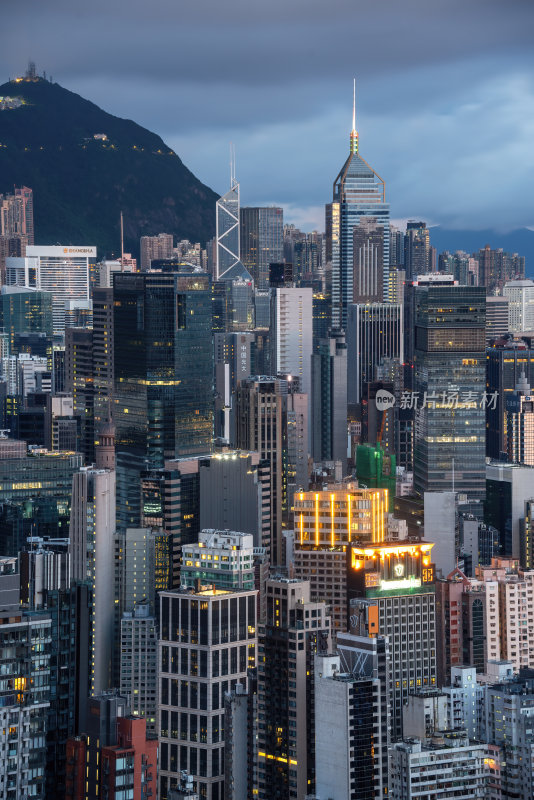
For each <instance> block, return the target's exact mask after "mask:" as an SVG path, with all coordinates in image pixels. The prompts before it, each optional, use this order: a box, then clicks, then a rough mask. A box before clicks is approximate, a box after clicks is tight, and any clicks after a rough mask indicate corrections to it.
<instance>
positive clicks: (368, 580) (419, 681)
mask: <svg viewBox="0 0 534 800" xmlns="http://www.w3.org/2000/svg"><path fill="white" fill-rule="evenodd" d="M432 547H433V545H432V544H431V543H428V542H423V541H421V540H419V541H414V540H404V541H400V542H399V541H383V542H376V543H369V544H363V545H351V546H349V547H348V548H347V595H348V598H347V599H348V604H349V614H350V615H351V616H350V623H351V632H354V633H356V634H357V635H364V636H373V635H375V634H380V635H381V636H388V637H389V647H390V654H391V684H390V686H391V720H392V725H391V732H392V737H393V738H394V739H399V738H401V737H402V708H403V704H404V702H405V700H406V698H407V697H408V695H409V694H410V692H412V691H413V690H414V689H417V688H418V687H421V686H423V687H424V686H435V684H436V616H435V572H434V565H433V564H432V562H431V550H432Z"/></svg>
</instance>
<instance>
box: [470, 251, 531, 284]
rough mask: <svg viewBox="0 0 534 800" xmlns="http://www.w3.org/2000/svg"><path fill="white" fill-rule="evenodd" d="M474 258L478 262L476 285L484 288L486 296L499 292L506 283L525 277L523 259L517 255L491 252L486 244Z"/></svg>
mask: <svg viewBox="0 0 534 800" xmlns="http://www.w3.org/2000/svg"><path fill="white" fill-rule="evenodd" d="M474 256H475V258H476V259H477V261H478V262H479V284H478V285H479V286H485V287H486V288H487V291H488V294H492V293H493V292H495V291H499V290H501V289H502V288H503V286H504V284H505V283H506V282H507V281H512V280H521V279H522V278H524V277H525V257H524V256H519V255H518V254H517V253H504V252H503V251H502V249H499V250H492V249H491V248H490V246H489V244H487V245H486V246H485V247H484V248H483V249H482V250H479V251H478V254H474Z"/></svg>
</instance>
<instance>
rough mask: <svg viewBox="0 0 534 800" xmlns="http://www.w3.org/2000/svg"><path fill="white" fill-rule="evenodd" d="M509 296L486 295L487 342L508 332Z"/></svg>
mask: <svg viewBox="0 0 534 800" xmlns="http://www.w3.org/2000/svg"><path fill="white" fill-rule="evenodd" d="M508 330H509V328H508V298H507V297H502V296H500V295H499V296H498V297H486V343H487V344H488V345H489V344H490V343H491V340H492V339H500V338H501V337H502V336H504V335H505V334H506V333H508Z"/></svg>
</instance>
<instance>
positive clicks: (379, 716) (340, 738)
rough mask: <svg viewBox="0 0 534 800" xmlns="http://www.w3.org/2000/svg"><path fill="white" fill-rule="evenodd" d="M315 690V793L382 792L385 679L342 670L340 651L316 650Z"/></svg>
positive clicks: (370, 796) (368, 795)
mask: <svg viewBox="0 0 534 800" xmlns="http://www.w3.org/2000/svg"><path fill="white" fill-rule="evenodd" d="M314 690H315V742H316V776H317V777H316V786H317V789H316V791H317V796H318V797H323V796H324V797H327V796H329V797H346V798H347V800H375V799H378V798H383V797H385V796H387V792H388V776H387V747H388V729H387V723H386V724H385V725H384V722H385V721H386V720H387V704H388V700H389V697H388V691H387V684H386V686H384V682H381V681H380V680H379V679H378V678H374V677H372V676H370V677H363V676H361V675H358V674H353V673H351V672H350V671H347V670H346V669H345V668H344V665H343V664H342V659H341V658H340V656H339V655H337V656H331V655H325V656H321V655H318V656H317V658H316V659H315V684H314Z"/></svg>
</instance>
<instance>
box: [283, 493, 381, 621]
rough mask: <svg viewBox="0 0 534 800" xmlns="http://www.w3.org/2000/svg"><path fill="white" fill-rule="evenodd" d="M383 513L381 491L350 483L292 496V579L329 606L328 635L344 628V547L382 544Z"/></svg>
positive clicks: (345, 574)
mask: <svg viewBox="0 0 534 800" xmlns="http://www.w3.org/2000/svg"><path fill="white" fill-rule="evenodd" d="M387 509H388V491H387V489H363V488H359V487H358V485H357V484H356V483H347V484H342V485H334V486H332V487H330V488H329V489H328V490H325V491H320V492H299V493H297V494H295V499H294V507H293V511H294V529H295V550H294V571H295V577H296V578H298V579H300V580H307V581H309V582H310V588H311V597H312V598H314V599H315V600H322V601H324V602H325V603H327V605H329V607H330V613H331V616H332V627H333V630H334V633H335V632H336V631H346V630H347V627H348V609H347V588H346V584H347V555H346V550H347V545H348V544H351V543H353V542H361V543H365V542H383V541H384V539H385V538H387V521H386V513H387Z"/></svg>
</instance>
